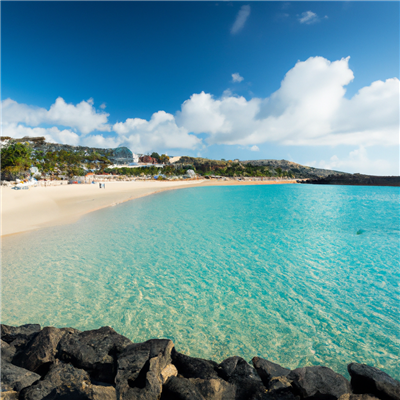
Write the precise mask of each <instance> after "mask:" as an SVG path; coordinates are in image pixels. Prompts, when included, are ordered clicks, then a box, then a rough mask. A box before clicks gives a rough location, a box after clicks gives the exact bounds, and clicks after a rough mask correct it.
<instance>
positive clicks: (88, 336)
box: [58, 326, 132, 383]
mask: <svg viewBox="0 0 400 400" xmlns="http://www.w3.org/2000/svg"><path fill="white" fill-rule="evenodd" d="M130 344H132V342H131V341H130V340H129V339H127V338H126V337H124V336H122V335H120V334H119V333H117V332H115V330H114V329H112V328H110V327H109V326H104V327H102V328H100V329H95V330H92V331H86V332H81V333H75V334H72V335H65V336H63V338H62V339H61V340H60V343H59V346H58V348H59V351H58V357H59V359H60V360H62V361H64V362H70V363H72V364H73V365H74V366H75V367H76V368H82V369H84V370H86V371H88V372H89V374H90V376H91V378H92V379H94V380H96V381H100V382H106V383H114V379H115V375H116V373H117V369H116V366H117V358H118V356H119V355H120V354H121V353H122V351H123V350H124V349H125V347H127V346H128V345H130Z"/></svg>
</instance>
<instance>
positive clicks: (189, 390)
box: [161, 376, 206, 400]
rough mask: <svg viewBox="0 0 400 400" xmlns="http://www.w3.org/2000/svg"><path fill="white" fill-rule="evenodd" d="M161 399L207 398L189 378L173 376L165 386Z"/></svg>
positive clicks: (203, 399)
mask: <svg viewBox="0 0 400 400" xmlns="http://www.w3.org/2000/svg"><path fill="white" fill-rule="evenodd" d="M161 400H206V399H205V398H204V397H203V395H202V394H201V393H200V391H199V389H197V387H196V386H195V385H194V384H193V383H192V382H190V380H189V379H186V378H183V377H176V376H173V377H172V378H171V379H169V380H168V382H167V383H166V384H165V385H164V386H163V391H162V396H161Z"/></svg>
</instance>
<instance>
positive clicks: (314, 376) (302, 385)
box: [287, 366, 350, 400]
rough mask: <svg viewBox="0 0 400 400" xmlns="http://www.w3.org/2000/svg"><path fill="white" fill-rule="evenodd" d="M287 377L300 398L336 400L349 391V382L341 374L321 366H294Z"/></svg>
mask: <svg viewBox="0 0 400 400" xmlns="http://www.w3.org/2000/svg"><path fill="white" fill-rule="evenodd" d="M287 378H288V379H289V380H291V381H292V386H293V388H294V390H295V394H298V395H300V397H301V398H302V399H325V400H337V399H338V398H339V397H340V396H342V395H343V394H346V393H350V384H349V382H348V381H347V380H346V378H344V377H343V376H342V375H339V374H337V373H336V372H334V371H332V370H331V369H330V368H327V367H322V366H314V367H304V368H296V369H295V370H293V371H291V372H290V373H289V374H288V375H287Z"/></svg>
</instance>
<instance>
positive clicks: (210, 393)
mask: <svg viewBox="0 0 400 400" xmlns="http://www.w3.org/2000/svg"><path fill="white" fill-rule="evenodd" d="M189 381H190V382H191V383H192V384H193V385H194V386H195V387H196V388H197V389H198V391H199V392H200V393H201V395H202V396H203V397H204V398H205V399H206V400H231V399H234V398H235V397H236V386H235V385H232V384H230V383H228V382H226V381H224V380H223V379H221V378H218V379H215V378H213V379H199V378H190V379H189Z"/></svg>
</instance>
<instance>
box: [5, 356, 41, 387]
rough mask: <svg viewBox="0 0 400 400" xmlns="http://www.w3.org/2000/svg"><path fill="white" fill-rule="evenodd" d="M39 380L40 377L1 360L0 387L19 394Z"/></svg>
mask: <svg viewBox="0 0 400 400" xmlns="http://www.w3.org/2000/svg"><path fill="white" fill-rule="evenodd" d="M39 379H40V375H38V374H35V373H34V372H31V371H28V370H26V369H24V368H20V367H17V366H16V365H13V364H10V363H8V362H7V361H4V360H1V385H2V386H3V385H8V386H9V387H10V388H11V389H12V390H15V391H16V392H20V391H21V390H22V389H24V388H26V387H28V386H31V385H32V384H33V383H34V382H36V381H38V380H39Z"/></svg>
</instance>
